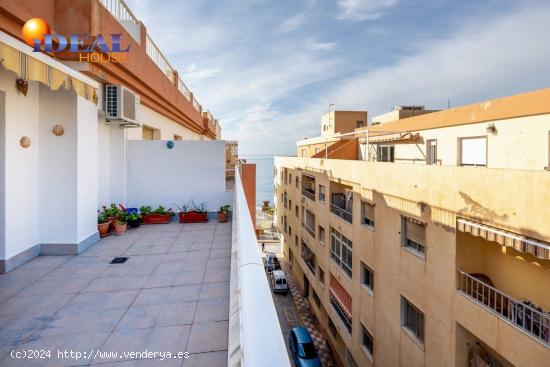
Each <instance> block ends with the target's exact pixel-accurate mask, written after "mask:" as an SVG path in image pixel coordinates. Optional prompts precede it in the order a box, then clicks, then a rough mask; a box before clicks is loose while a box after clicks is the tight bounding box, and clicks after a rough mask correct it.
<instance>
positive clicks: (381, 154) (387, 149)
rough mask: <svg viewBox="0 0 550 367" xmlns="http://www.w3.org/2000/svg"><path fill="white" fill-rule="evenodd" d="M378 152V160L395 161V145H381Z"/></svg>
mask: <svg viewBox="0 0 550 367" xmlns="http://www.w3.org/2000/svg"><path fill="white" fill-rule="evenodd" d="M377 153H378V154H377V156H378V162H393V161H394V155H395V147H394V146H393V145H379V146H378V152H377Z"/></svg>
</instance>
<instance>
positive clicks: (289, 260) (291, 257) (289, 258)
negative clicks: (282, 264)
mask: <svg viewBox="0 0 550 367" xmlns="http://www.w3.org/2000/svg"><path fill="white" fill-rule="evenodd" d="M292 260H293V256H292V250H291V249H288V262H289V263H290V266H292Z"/></svg>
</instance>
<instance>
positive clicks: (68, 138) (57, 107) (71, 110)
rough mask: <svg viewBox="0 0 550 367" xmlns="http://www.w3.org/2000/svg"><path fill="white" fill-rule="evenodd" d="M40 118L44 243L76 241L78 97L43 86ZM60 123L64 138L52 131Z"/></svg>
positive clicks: (40, 214) (40, 176) (71, 93)
mask: <svg viewBox="0 0 550 367" xmlns="http://www.w3.org/2000/svg"><path fill="white" fill-rule="evenodd" d="M39 116H40V117H39V120H40V123H39V129H40V150H39V154H38V155H39V167H38V172H39V175H38V177H39V179H38V185H39V194H38V195H39V201H38V203H39V217H40V220H39V225H40V227H39V228H40V242H41V243H71V242H76V241H77V228H76V227H77V211H76V210H77V204H76V195H77V175H76V172H77V154H76V149H77V108H76V94H75V93H74V92H72V91H67V90H59V91H51V90H50V89H49V88H48V87H46V86H43V85H40V97H39ZM58 124H59V125H61V126H63V128H64V134H63V135H62V136H55V135H54V134H53V132H52V129H53V128H54V126H55V125H58ZM37 140H38V139H37ZM37 142H38V141H37Z"/></svg>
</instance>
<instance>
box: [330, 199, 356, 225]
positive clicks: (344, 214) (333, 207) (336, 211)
mask: <svg viewBox="0 0 550 367" xmlns="http://www.w3.org/2000/svg"><path fill="white" fill-rule="evenodd" d="M330 211H331V212H332V213H334V214H336V215H337V216H339V217H340V218H342V219H344V220H345V221H346V222H348V223H352V222H353V214H352V213H350V212H348V211H347V210H346V209H342V208H340V207H339V206H337V205H335V204H333V203H330Z"/></svg>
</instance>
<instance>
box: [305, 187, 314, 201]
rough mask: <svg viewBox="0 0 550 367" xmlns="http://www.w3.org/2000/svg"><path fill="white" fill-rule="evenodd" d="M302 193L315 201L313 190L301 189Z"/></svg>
mask: <svg viewBox="0 0 550 367" xmlns="http://www.w3.org/2000/svg"><path fill="white" fill-rule="evenodd" d="M302 195H304V196H305V197H306V198H308V199H309V200H311V201H315V192H311V191H309V190H308V189H302Z"/></svg>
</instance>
